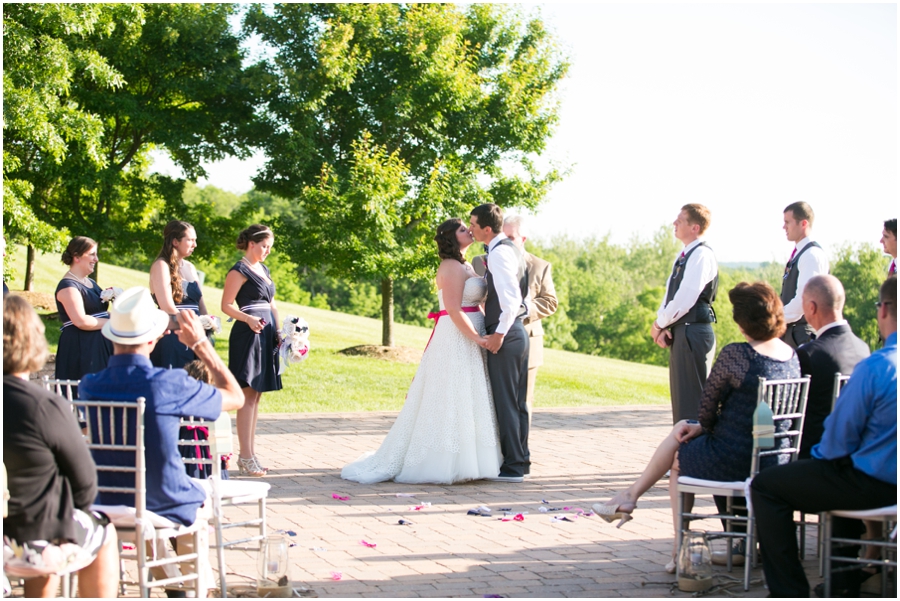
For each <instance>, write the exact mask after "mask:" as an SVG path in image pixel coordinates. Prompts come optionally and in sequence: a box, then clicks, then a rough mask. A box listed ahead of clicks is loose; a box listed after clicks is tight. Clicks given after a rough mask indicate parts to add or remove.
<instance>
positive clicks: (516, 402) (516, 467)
mask: <svg viewBox="0 0 900 601" xmlns="http://www.w3.org/2000/svg"><path fill="white" fill-rule="evenodd" d="M496 329H497V326H496V325H494V326H491V327H489V328H488V333H489V334H491V333H493V332H494V331H495V330H496ZM528 344H529V340H528V333H527V332H526V331H525V327H524V326H523V325H522V321H521V320H519V319H517V320H516V321H515V322H513V325H512V327H511V328H510V329H509V331H508V332H507V333H506V336H505V337H504V338H503V346H501V347H500V350H499V351H497V354H496V355H495V354H494V353H492V352H490V351H488V354H487V366H488V376H489V377H490V379H491V391H492V392H493V394H494V410H495V411H496V412H497V427H498V429H499V430H500V450H501V452H502V453H503V464H502V465H501V466H500V473H501V474H503V475H504V476H523V475H525V473H526V472H527V471H528V467H529V464H530V463H531V455H530V453H529V451H528V407H527V405H526V400H525V399H526V398H527V396H528Z"/></svg>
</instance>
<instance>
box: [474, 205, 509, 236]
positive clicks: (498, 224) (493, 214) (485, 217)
mask: <svg viewBox="0 0 900 601" xmlns="http://www.w3.org/2000/svg"><path fill="white" fill-rule="evenodd" d="M470 215H473V216H474V217H475V221H476V222H477V223H478V227H489V228H491V231H492V232H494V233H495V234H499V233H500V232H501V231H502V230H503V211H501V210H500V207H498V206H497V205H495V204H494V203H492V202H489V203H486V204H483V205H478V206H477V207H475V208H474V209H472V212H471V213H470Z"/></svg>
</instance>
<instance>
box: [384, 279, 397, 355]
mask: <svg viewBox="0 0 900 601" xmlns="http://www.w3.org/2000/svg"><path fill="white" fill-rule="evenodd" d="M381 344H382V346H394V280H393V278H383V279H382V280H381Z"/></svg>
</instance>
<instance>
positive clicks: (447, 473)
mask: <svg viewBox="0 0 900 601" xmlns="http://www.w3.org/2000/svg"><path fill="white" fill-rule="evenodd" d="M434 239H435V242H437V246H438V255H439V256H440V257H441V259H442V261H441V265H440V267H439V268H438V271H437V278H436V283H437V287H438V301H439V303H440V307H441V312H440V314H439V315H438V318H437V322H436V324H435V326H434V331H433V332H432V335H431V340H430V341H429V343H428V345H427V346H426V347H425V354H424V355H422V362H421V363H420V364H419V369H418V370H417V371H416V376H415V378H414V379H413V382H412V384H411V385H410V387H409V392H408V393H407V395H406V403H405V404H404V405H403V409H402V410H401V411H400V415H398V416H397V421H395V422H394V425H393V426H392V427H391V430H390V432H388V434H387V436H386V437H385V439H384V442H382V443H381V446H380V447H379V448H378V450H377V451H375V452H371V451H370V452H368V453H366V454H364V455H363V456H362V457H360V458H359V459H357V460H356V461H354V462H353V463H350V464H348V465H347V466H345V467H344V469H343V470H342V471H341V477H342V478H344V479H345V480H353V481H355V482H361V483H363V484H370V483H372V482H383V481H385V480H394V481H395V482H405V483H410V484H416V483H435V484H451V483H453V482H462V481H464V480H478V479H481V478H486V477H493V476H496V475H497V474H498V473H499V470H500V464H501V463H502V456H501V454H500V443H499V438H498V434H497V418H496V414H495V413H494V401H493V398H492V397H491V389H490V384H489V381H488V374H487V364H486V361H485V354H484V353H485V352H486V351H484V350H483V348H482V346H483V344H484V340H485V339H484V337H483V335H484V333H485V329H484V314H483V313H482V311H481V307H480V306H481V304H482V303H483V302H484V299H485V297H486V296H487V284H486V283H485V281H484V279H482V278H481V277H479V276H478V275H477V274H476V273H475V270H474V269H473V268H472V266H471V265H470V264H468V263H466V260H465V259H464V258H463V256H464V254H465V252H466V249H467V248H468V247H469V246H470V245H471V244H472V241H473V238H472V235H471V234H470V233H469V230H468V228H467V227H466V226H465V225H464V224H463V222H462V221H461V220H459V219H449V220H447V221H445V222H444V223H442V224H441V225H440V227H438V229H437V235H436V236H435V237H434Z"/></svg>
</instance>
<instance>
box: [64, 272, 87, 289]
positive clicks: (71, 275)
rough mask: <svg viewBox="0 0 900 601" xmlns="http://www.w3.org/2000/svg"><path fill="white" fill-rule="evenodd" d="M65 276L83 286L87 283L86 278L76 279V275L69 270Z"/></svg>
mask: <svg viewBox="0 0 900 601" xmlns="http://www.w3.org/2000/svg"><path fill="white" fill-rule="evenodd" d="M57 273H59V272H57ZM66 276H69V277H70V278H71V279H73V280H75V281H76V282H81V283H82V284H84V285H85V286H87V285H88V283H87V280H88V278H87V277H83V278H80V277H78V276H77V275H75V274H74V273H72V270H71V269H70V270H69V271H67V272H66Z"/></svg>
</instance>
